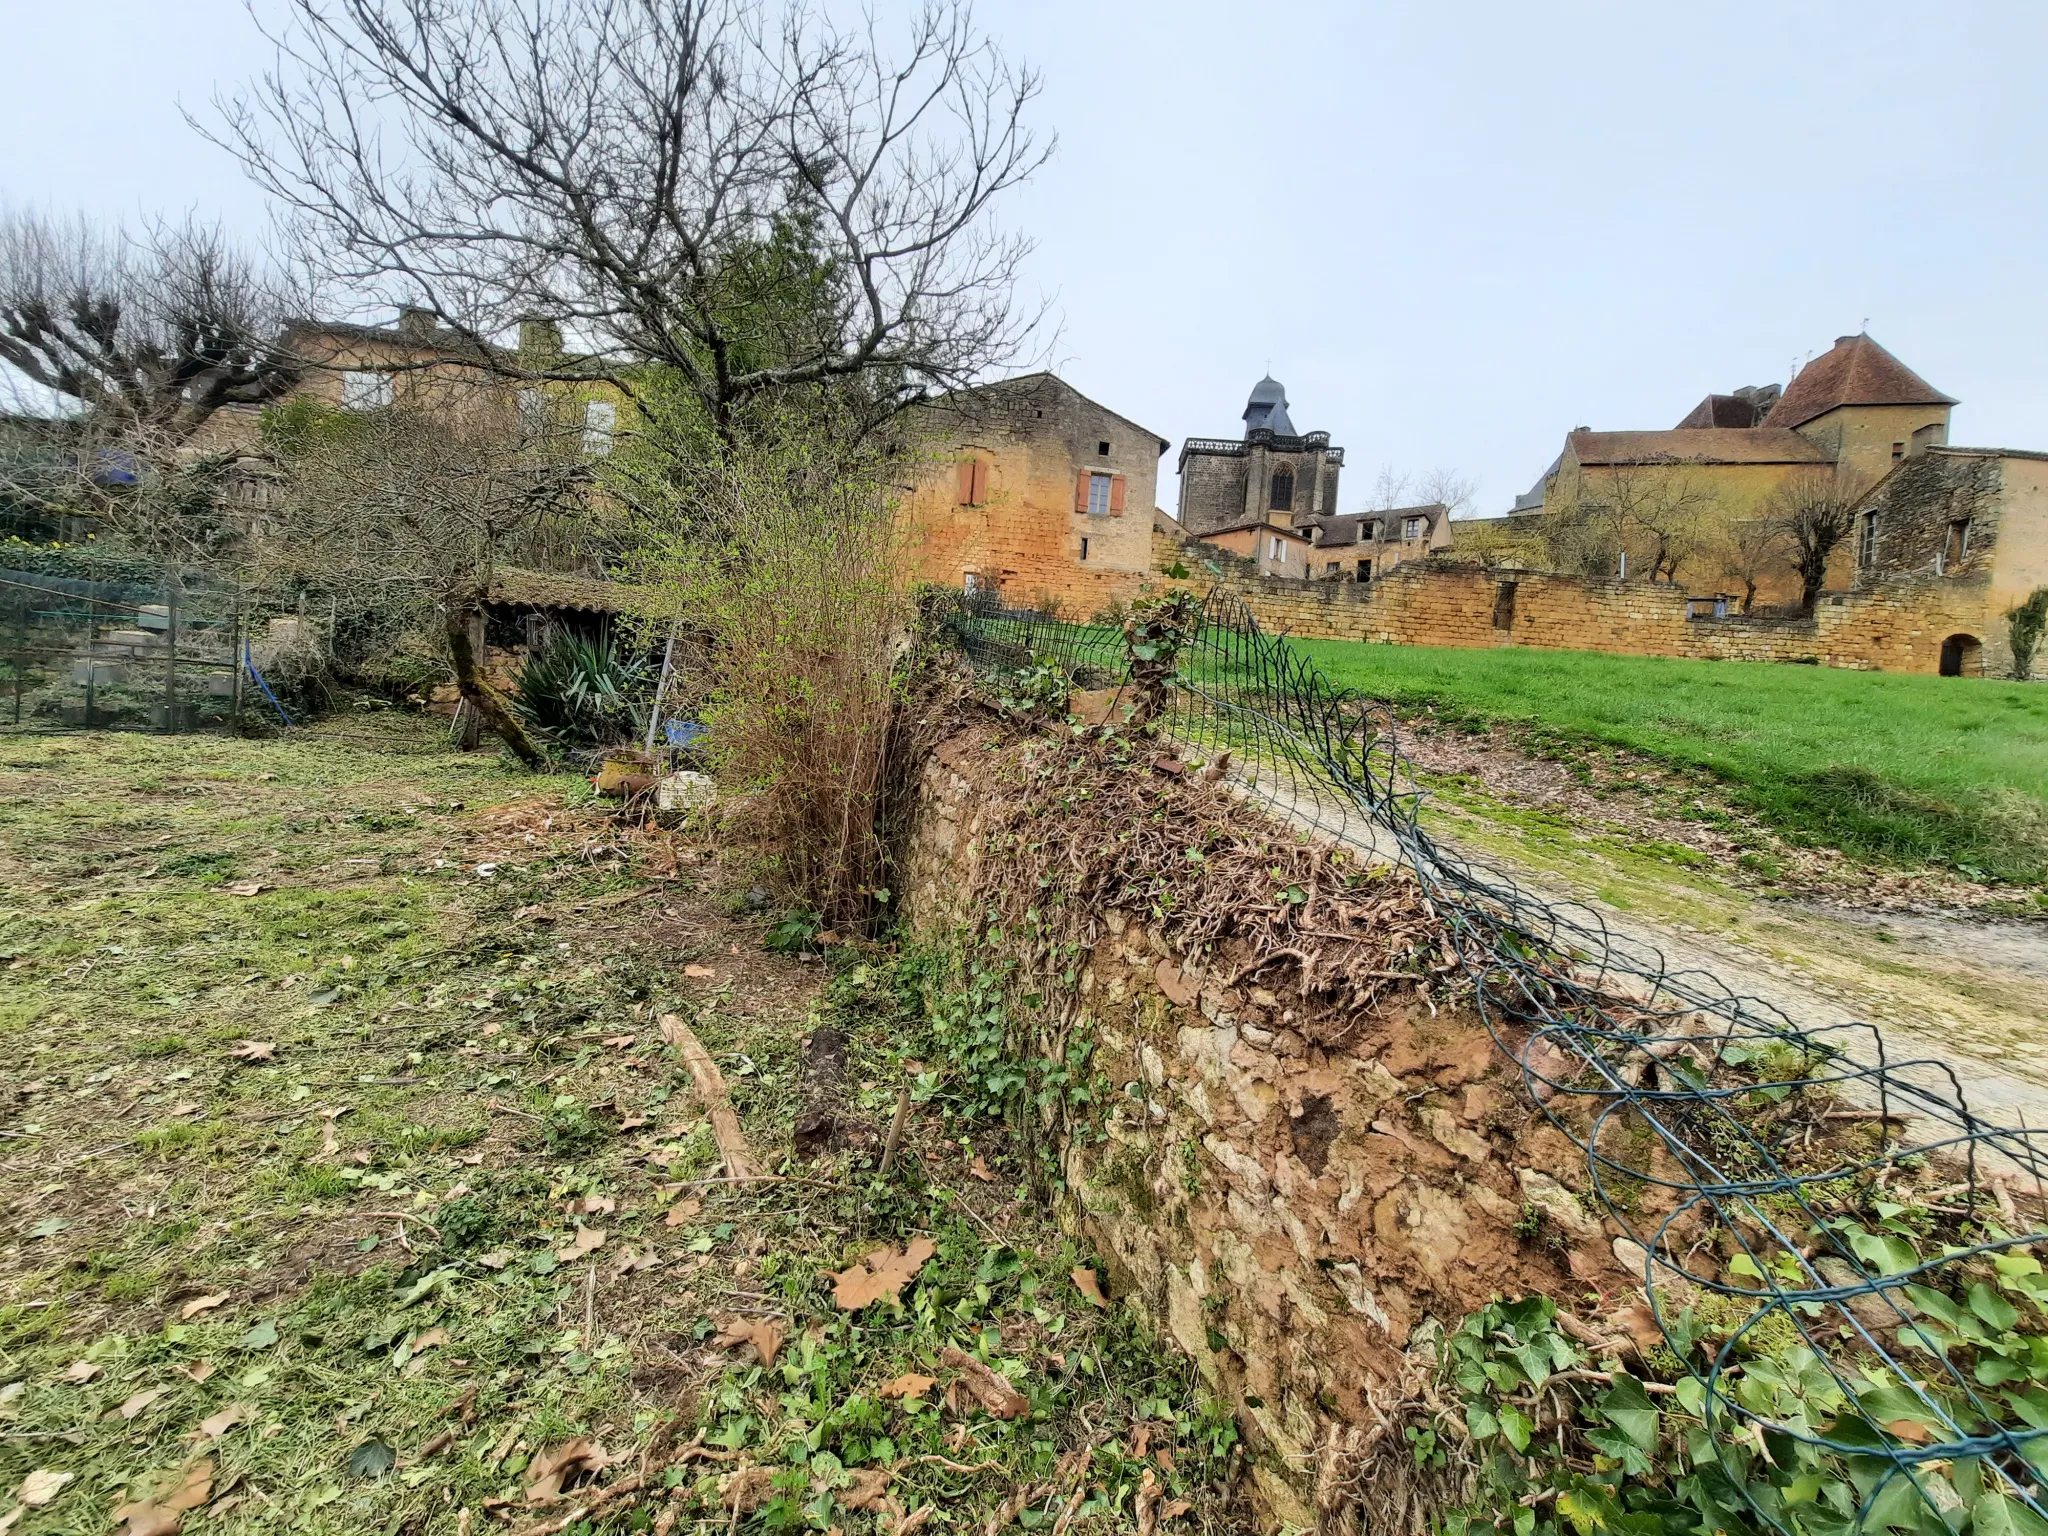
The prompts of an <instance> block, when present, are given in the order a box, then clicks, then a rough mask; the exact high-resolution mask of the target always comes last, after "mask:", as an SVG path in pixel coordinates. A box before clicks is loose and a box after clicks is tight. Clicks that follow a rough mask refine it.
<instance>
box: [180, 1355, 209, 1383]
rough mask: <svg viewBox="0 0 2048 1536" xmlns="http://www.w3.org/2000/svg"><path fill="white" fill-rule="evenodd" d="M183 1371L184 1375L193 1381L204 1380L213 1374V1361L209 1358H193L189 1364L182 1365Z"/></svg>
mask: <svg viewBox="0 0 2048 1536" xmlns="http://www.w3.org/2000/svg"><path fill="white" fill-rule="evenodd" d="M183 1371H184V1373H185V1375H187V1376H189V1377H191V1378H192V1379H193V1380H194V1381H205V1380H206V1379H207V1378H208V1377H210V1376H211V1375H213V1362H212V1361H211V1360H194V1361H193V1362H192V1363H191V1364H190V1365H188V1366H185V1367H183Z"/></svg>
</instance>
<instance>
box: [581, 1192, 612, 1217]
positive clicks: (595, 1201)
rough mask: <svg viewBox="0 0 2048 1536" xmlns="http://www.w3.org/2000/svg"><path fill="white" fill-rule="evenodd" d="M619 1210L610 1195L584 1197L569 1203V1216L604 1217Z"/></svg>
mask: <svg viewBox="0 0 2048 1536" xmlns="http://www.w3.org/2000/svg"><path fill="white" fill-rule="evenodd" d="M618 1208H619V1202H618V1201H616V1200H614V1199H613V1198H612V1197H611V1196H610V1195H584V1196H582V1197H580V1198H579V1199H575V1200H571V1201H570V1202H569V1214H570V1215H571V1216H604V1215H608V1214H610V1213H611V1212H613V1211H616V1210H617V1209H618Z"/></svg>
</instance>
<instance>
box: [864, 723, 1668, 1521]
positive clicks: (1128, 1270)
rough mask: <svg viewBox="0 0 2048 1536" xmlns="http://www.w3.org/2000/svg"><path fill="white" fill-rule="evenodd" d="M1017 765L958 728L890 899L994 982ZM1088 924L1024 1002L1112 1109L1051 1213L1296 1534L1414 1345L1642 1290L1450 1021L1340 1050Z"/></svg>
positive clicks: (1163, 949)
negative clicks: (994, 898)
mask: <svg viewBox="0 0 2048 1536" xmlns="http://www.w3.org/2000/svg"><path fill="white" fill-rule="evenodd" d="M1029 752H1030V747H1029V744H1028V742H1019V741H1018V740H1016V739H1014V737H1006V734H1005V732H1004V731H1003V730H1002V729H999V728H993V727H988V726H981V727H968V728H963V729H962V730H960V731H959V732H958V733H957V734H955V735H953V736H952V737H950V738H949V739H947V740H945V741H944V742H943V743H942V744H941V745H940V746H939V747H938V748H937V749H936V750H935V751H934V752H933V754H932V755H931V757H930V758H929V760H928V761H927V763H926V766H925V768H924V771H923V775H922V779H921V782H920V784H919V787H918V793H917V797H916V804H915V815H914V820H913V831H912V834H911V837H910V843H909V848H908V852H907V859H906V865H907V867H906V875H907V878H906V879H905V880H904V882H903V884H904V889H905V896H906V907H905V914H906V917H907V918H908V919H909V921H910V923H911V925H912V927H913V930H914V931H916V932H919V933H921V934H922V935H924V937H925V938H926V939H927V940H928V941H931V942H948V941H949V936H950V941H951V942H961V936H962V935H968V936H969V938H968V939H967V940H966V941H967V942H970V943H971V944H972V945H974V946H975V948H974V952H975V953H976V954H977V955H981V956H983V957H985V958H999V957H991V956H990V954H989V949H990V946H991V945H992V944H993V945H996V946H997V947H998V948H999V947H1000V945H1001V942H1002V941H1001V939H1000V937H999V936H995V935H992V934H991V933H989V932H988V931H987V930H985V929H983V928H981V927H979V926H978V924H979V920H980V918H981V916H982V915H983V914H981V913H977V912H976V911H975V910H974V905H975V903H976V901H977V899H986V898H985V894H984V896H983V897H981V898H977V896H976V894H975V893H977V892H981V893H986V892H988V891H989V890H990V888H991V883H992V882H1001V881H1004V880H1006V879H1009V878H1011V876H1010V874H1009V873H1008V872H1007V871H1006V869H1005V867H1004V863H1003V861H1004V859H1005V854H1004V852H1003V847H1004V844H1003V836H1002V835H999V833H1000V832H1001V829H1003V828H1004V827H1006V826H1007V825H1009V819H1010V818H1011V816H1012V813H1013V810H1014V806H1015V804H1016V802H1017V799H1018V794H1019V786H1020V784H1021V783H1022V782H1024V777H1025V776H1028V775H1029V774H1030V773H1031V772H1033V771H1035V769H1034V767H1033V765H1032V762H1031V760H1030V757H1029ZM1245 815H1246V816H1247V817H1248V818H1252V819H1253V820H1254V821H1256V822H1257V823H1258V825H1260V826H1262V827H1266V828H1267V829H1268V831H1269V832H1270V834H1271V835H1272V836H1274V837H1276V838H1279V839H1281V840H1290V834H1288V833H1287V832H1286V831H1285V830H1284V829H1281V828H1278V827H1274V826H1271V825H1270V824H1268V823H1265V822H1264V820H1263V818H1261V817H1257V816H1256V814H1255V813H1254V812H1252V811H1251V810H1250V809H1249V808H1247V809H1246V810H1245ZM1098 918H1099V920H1098V921H1097V922H1096V923H1094V924H1093V925H1092V926H1091V928H1090V929H1089V932H1090V933H1091V934H1092V938H1091V939H1090V941H1089V943H1088V944H1087V946H1086V952H1085V954H1084V955H1083V957H1082V959H1081V961H1080V963H1079V964H1078V965H1077V966H1076V967H1075V968H1074V972H1073V984H1072V986H1071V988H1070V989H1069V990H1068V992H1067V994H1066V995H1065V996H1063V997H1059V996H1056V997H1051V998H1047V999H1046V1000H1045V1002H1044V1007H1045V1008H1046V1009H1048V1010H1050V1011H1051V1012H1053V1013H1055V1014H1057V1015H1058V1019H1057V1028H1058V1030H1059V1032H1060V1033H1062V1034H1065V1033H1067V1032H1069V1031H1073V1030H1082V1031H1086V1032H1087V1034H1088V1036H1089V1037H1090V1038H1091V1039H1092V1041H1093V1044H1094V1063H1095V1066H1096V1068H1097V1069H1098V1070H1100V1071H1101V1072H1103V1073H1105V1074H1107V1077H1108V1079H1109V1083H1110V1085H1111V1086H1112V1087H1113V1088H1114V1089H1117V1090H1120V1091H1115V1092H1111V1093H1110V1094H1109V1095H1108V1096H1107V1097H1108V1100H1109V1102H1110V1104H1111V1105H1112V1106H1113V1107H1112V1108H1111V1109H1110V1110H1109V1111H1108V1112H1107V1115H1106V1118H1105V1119H1104V1120H1102V1121H1101V1122H1100V1123H1099V1124H1096V1125H1092V1126H1089V1127H1087V1128H1085V1129H1084V1130H1083V1131H1082V1132H1081V1133H1079V1134H1075V1135H1073V1136H1072V1137H1071V1138H1070V1139H1069V1140H1068V1142H1067V1144H1066V1146H1065V1148H1064V1151H1063V1154H1062V1156H1063V1167H1064V1172H1065V1184H1066V1190H1067V1193H1068V1196H1069V1198H1070V1216H1071V1219H1072V1220H1073V1222H1074V1223H1075V1224H1077V1225H1078V1226H1079V1227H1080V1228H1081V1229H1083V1230H1084V1231H1085V1233H1086V1234H1087V1235H1088V1236H1089V1237H1090V1238H1091V1239H1092V1240H1093V1241H1094V1242H1095V1243H1096V1245H1097V1246H1098V1247H1099V1248H1100V1250H1101V1251H1102V1252H1103V1253H1104V1254H1105V1255H1106V1256H1107V1257H1108V1259H1109V1261H1110V1270H1111V1280H1112V1289H1113V1291H1114V1292H1115V1293H1116V1294H1117V1295H1118V1296H1119V1298H1120V1299H1122V1300H1124V1301H1126V1302H1128V1304H1130V1305H1132V1306H1133V1307H1135V1308H1136V1309H1137V1310H1138V1311H1139V1312H1140V1313H1141V1314H1142V1315H1143V1316H1144V1317H1145V1318H1146V1319H1147V1320H1148V1321H1149V1322H1150V1323H1151V1324H1152V1325H1153V1326H1155V1327H1156V1328H1157V1329H1159V1330H1161V1331H1162V1332H1164V1333H1165V1334H1167V1335H1169V1336H1170V1337H1171V1338H1172V1340H1173V1341H1174V1342H1175V1343H1176V1344H1178V1346H1179V1347H1180V1348H1181V1349H1182V1350H1184V1351H1186V1353H1187V1354H1188V1355H1189V1356H1190V1357H1192V1359H1193V1360H1194V1361H1195V1362H1196V1363H1197V1364H1198V1365H1199V1367H1200V1370H1201V1372H1202V1375H1203V1377H1204V1379H1205V1380H1206V1381H1207V1383H1208V1384H1209V1386H1210V1388H1211V1390H1212V1391H1214V1392H1215V1393H1217V1394H1218V1395H1219V1396H1220V1397H1221V1398H1222V1399H1223V1400H1225V1401H1226V1402H1228V1403H1229V1404H1230V1405H1231V1406H1232V1407H1233V1408H1234V1410H1235V1411H1236V1413H1237V1416H1238V1420H1239V1424H1240V1427H1241V1429H1242V1431H1243V1433H1244V1435H1245V1437H1246V1440H1247V1443H1248V1445H1249V1447H1250V1448H1251V1450H1252V1452H1253V1455H1254V1458H1255V1459H1254V1463H1253V1475H1254V1478H1255V1481H1256V1484H1257V1487H1258V1489H1259V1492H1260V1494H1261V1497H1262V1500H1263V1502H1264V1504H1265V1505H1266V1507H1267V1509H1268V1510H1269V1511H1270V1513H1271V1514H1272V1516H1273V1518H1274V1519H1275V1520H1276V1521H1280V1522H1284V1523H1288V1524H1292V1525H1296V1526H1314V1525H1316V1524H1317V1523H1318V1517H1319V1516H1322V1515H1328V1514H1330V1513H1331V1512H1332V1510H1333V1508H1334V1507H1335V1506H1336V1505H1338V1504H1340V1503H1341V1502H1342V1501H1343V1500H1344V1499H1345V1498H1346V1497H1348V1496H1349V1495H1348V1494H1347V1492H1346V1490H1347V1488H1349V1487H1353V1486H1355V1481H1356V1477H1357V1475H1358V1468H1359V1465H1360V1464H1361V1458H1364V1457H1366V1455H1367V1451H1368V1449H1369V1447H1371V1446H1372V1445H1373V1444H1374V1443H1375V1438H1374V1437H1375V1436H1376V1435H1384V1434H1385V1433H1386V1432H1387V1425H1388V1423H1389V1414H1390V1412H1391V1411H1394V1410H1396V1409H1397V1407H1398V1405H1399V1404H1400V1403H1401V1402H1403V1401H1406V1400H1408V1399H1409V1398H1411V1397H1412V1394H1413V1393H1414V1391H1415V1389H1416V1386H1417V1384H1418V1382H1419V1381H1421V1380H1422V1379H1423V1378H1424V1377H1426V1375H1427V1373H1428V1371H1429V1369H1430V1361H1431V1358H1432V1356H1431V1354H1430V1352H1429V1348H1428V1340H1429V1338H1430V1337H1431V1333H1432V1330H1433V1328H1434V1327H1437V1326H1446V1325H1451V1324H1454V1323H1455V1322H1456V1321H1457V1320H1458V1319H1459V1318H1461V1317H1462V1316H1464V1315H1465V1314H1466V1313H1468V1312H1470V1311H1471V1310H1473V1309H1474V1308H1476V1307H1478V1306H1480V1305H1483V1304H1484V1303H1485V1302H1486V1301H1487V1300H1488V1299H1489V1298H1491V1297H1492V1296H1495V1295H1498V1294H1503V1293H1506V1294H1516V1293H1528V1292H1532V1291H1542V1292H1545V1293H1548V1294H1552V1295H1558V1296H1566V1295H1569V1294H1571V1293H1574V1292H1583V1291H1584V1290H1585V1289H1586V1287H1587V1286H1589V1285H1590V1286H1592V1287H1594V1288H1597V1289H1600V1290H1603V1291H1607V1292H1611V1293H1613V1294H1615V1295H1616V1296H1619V1297H1623V1298H1628V1297H1631V1296H1633V1295H1634V1294H1636V1293H1634V1292H1633V1291H1632V1290H1631V1280H1630V1271H1629V1270H1628V1269H1626V1268H1625V1267H1624V1265H1623V1263H1622V1260H1623V1259H1630V1258H1632V1259H1633V1261H1634V1262H1635V1264H1636V1268H1635V1271H1634V1273H1635V1275H1636V1276H1638V1277H1639V1276H1640V1273H1641V1269H1640V1263H1641V1259H1640V1254H1639V1253H1637V1254H1634V1255H1631V1254H1629V1253H1628V1252H1627V1251H1626V1250H1625V1249H1624V1250H1623V1251H1622V1252H1621V1253H1619V1254H1617V1251H1616V1248H1615V1241H1614V1240H1615V1238H1616V1237H1617V1236H1619V1233H1620V1229H1619V1228H1618V1227H1610V1226H1606V1225H1603V1223H1602V1222H1601V1221H1600V1220H1598V1219H1596V1218H1595V1217H1594V1216H1593V1215H1592V1214H1591V1212H1590V1211H1589V1209H1588V1208H1587V1206H1586V1205H1585V1204H1583V1203H1582V1202H1581V1201H1580V1200H1579V1199H1578V1198H1577V1196H1575V1195H1574V1194H1573V1192H1572V1189H1571V1187H1570V1186H1571V1184H1572V1182H1573V1181H1574V1180H1575V1179H1581V1178H1582V1177H1583V1170H1584V1163H1583V1158H1582V1156H1581V1154H1580V1153H1579V1152H1578V1150H1577V1149H1576V1148H1575V1147H1574V1146H1573V1145H1572V1143H1571V1142H1570V1141H1569V1139H1568V1138H1566V1137H1565V1136H1564V1135H1563V1134H1562V1133H1561V1132H1559V1131H1558V1130H1557V1129H1556V1128H1555V1127H1553V1126H1551V1125H1549V1124H1548V1123H1547V1122H1546V1121H1545V1120H1544V1119H1543V1118H1542V1117H1541V1115H1540V1114H1539V1113H1537V1112H1536V1110H1535V1107H1534V1106H1533V1105H1532V1103H1531V1102H1530V1101H1529V1100H1528V1098H1527V1097H1526V1095H1525V1093H1524V1091H1523V1088H1522V1076H1521V1072H1520V1069H1519V1066H1518V1065H1517V1064H1516V1063H1515V1062H1514V1061H1512V1060H1511V1059H1510V1058H1509V1056H1508V1055H1507V1054H1505V1053H1504V1052H1503V1050H1502V1049H1501V1047H1500V1046H1499V1045H1498V1044H1497V1043H1496V1042H1495V1040H1494V1038H1493V1037H1492V1035H1491V1034H1489V1032H1488V1031H1487V1029H1486V1028H1485V1026H1484V1025H1483V1023H1482V1022H1481V1020H1480V1019H1479V1018H1478V1016H1477V1015H1476V1014H1475V1013H1474V1012H1473V1011H1471V1010H1470V1009H1469V1008H1468V1007H1465V1006H1462V1005H1460V1004H1458V1003H1456V1002H1455V1001H1452V1000H1449V999H1445V1000H1441V1001H1431V1000H1429V999H1427V998H1426V997H1423V996H1421V995H1410V996H1406V997H1404V998H1401V999H1396V1000H1390V1001H1388V1002H1386V1003H1385V1004H1383V1005H1380V1006H1376V1007H1375V1008H1374V1009H1373V1010H1371V1011H1369V1012H1364V1013H1360V1014H1359V1015H1358V1016H1357V1017H1356V1018H1355V1019H1352V1020H1349V1021H1346V1022H1345V1023H1344V1025H1343V1027H1342V1028H1340V1029H1338V1030H1337V1031H1336V1032H1335V1035H1334V1037H1333V1036H1332V1035H1331V1034H1330V1033H1329V1031H1328V1029H1327V1022H1328V1021H1327V1020H1325V1021H1324V1022H1323V1025H1321V1026H1319V1027H1318V1028H1316V1029H1314V1030H1311V1029H1310V1028H1309V1026H1308V1024H1307V1023H1306V1022H1305V1020H1304V1019H1303V1018H1301V1017H1300V1016H1298V1013H1297V1009H1296V1006H1295V1002H1294V999H1293V997H1292V996H1291V995H1290V992H1289V989H1287V988H1286V987H1285V986H1284V984H1282V983H1280V982H1278V981H1275V982H1274V986H1275V987H1279V988H1280V990H1272V989H1269V988H1268V987H1267V986H1265V985H1261V984H1259V982H1258V981H1257V979H1256V978H1253V979H1248V980H1241V979H1238V978H1237V977H1234V976H1233V975H1232V974H1231V972H1232V971H1233V970H1235V969H1236V966H1235V965H1234V963H1232V962H1230V961H1229V960H1227V959H1226V957H1224V956H1222V955H1220V954H1217V955H1206V956H1204V955H1190V954H1189V953H1187V948H1186V946H1185V945H1184V944H1182V943H1181V942H1179V941H1178V939H1177V935H1176V932H1175V926H1174V922H1173V920H1172V919H1171V918H1170V917H1164V916H1161V915H1159V914H1157V913H1147V912H1139V911H1104V912H1101V913H1100V914H1098ZM1318 1040H1320V1041H1322V1042H1323V1043H1317V1041H1318ZM1544 1049H1547V1048H1544V1047H1539V1048H1538V1050H1539V1052H1541V1051H1542V1050H1544ZM1537 1064H1538V1065H1539V1067H1540V1066H1541V1065H1542V1063H1540V1062H1539V1063H1537ZM1637 1310H1638V1311H1639V1312H1640V1311H1641V1309H1640V1308H1638V1309H1637ZM1638 1321H1639V1322H1640V1323H1641V1325H1642V1326H1643V1327H1644V1328H1645V1329H1647V1328H1648V1327H1649V1319H1648V1314H1647V1312H1642V1315H1641V1317H1640V1319H1639V1320H1638ZM1396 1447H1397V1448H1398V1449H1399V1452H1400V1455H1399V1457H1397V1458H1396V1460H1397V1462H1398V1461H1399V1460H1400V1458H1405V1457H1406V1456H1407V1451H1406V1449H1405V1447H1399V1444H1398V1439H1397V1440H1396Z"/></svg>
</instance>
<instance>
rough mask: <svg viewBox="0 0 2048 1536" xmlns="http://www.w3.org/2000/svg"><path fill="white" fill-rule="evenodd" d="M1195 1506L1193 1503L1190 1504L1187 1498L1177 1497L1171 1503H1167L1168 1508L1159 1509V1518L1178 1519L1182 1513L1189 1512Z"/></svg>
mask: <svg viewBox="0 0 2048 1536" xmlns="http://www.w3.org/2000/svg"><path fill="white" fill-rule="evenodd" d="M1194 1507H1195V1506H1194V1505H1193V1504H1190V1503H1189V1502H1188V1501H1187V1500H1186V1499H1175V1500H1174V1501H1173V1502H1172V1503H1171V1504H1169V1505H1167V1506H1166V1508H1164V1509H1162V1510H1160V1511H1159V1518H1160V1519H1162V1520H1178V1519H1179V1518H1180V1517H1181V1516H1182V1515H1184V1514H1186V1513H1188V1511H1190V1510H1192V1509H1193V1508H1194Z"/></svg>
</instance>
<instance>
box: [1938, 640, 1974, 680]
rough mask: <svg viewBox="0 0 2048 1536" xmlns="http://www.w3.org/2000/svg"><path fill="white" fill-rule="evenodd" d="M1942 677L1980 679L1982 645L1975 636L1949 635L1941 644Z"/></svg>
mask: <svg viewBox="0 0 2048 1536" xmlns="http://www.w3.org/2000/svg"><path fill="white" fill-rule="evenodd" d="M1941 675H1942V676H1943V677H1982V676H1983V675H1984V644H1983V642H1982V641H1980V640H1979V639H1978V638H1977V637H1976V636H1975V635H1950V636H1949V637H1948V638H1947V639H1946V640H1944V641H1942V642H1941Z"/></svg>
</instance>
